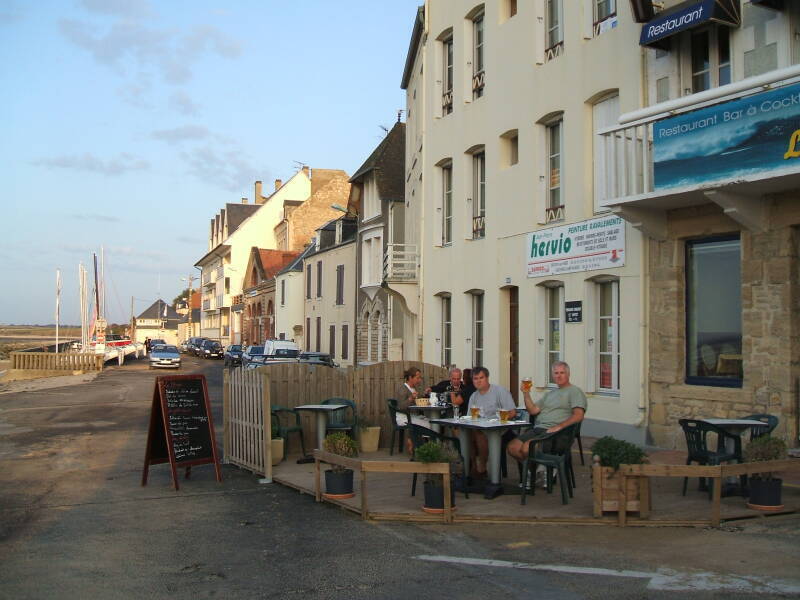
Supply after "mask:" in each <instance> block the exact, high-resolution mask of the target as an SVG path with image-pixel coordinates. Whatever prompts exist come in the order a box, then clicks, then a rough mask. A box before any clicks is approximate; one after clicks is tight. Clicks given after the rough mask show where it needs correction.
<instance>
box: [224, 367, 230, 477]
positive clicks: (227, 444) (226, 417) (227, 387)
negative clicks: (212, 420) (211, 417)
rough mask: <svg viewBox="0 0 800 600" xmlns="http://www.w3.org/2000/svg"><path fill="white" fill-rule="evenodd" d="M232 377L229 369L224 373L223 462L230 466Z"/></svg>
mask: <svg viewBox="0 0 800 600" xmlns="http://www.w3.org/2000/svg"><path fill="white" fill-rule="evenodd" d="M230 418H231V375H230V371H228V369H223V371H222V450H223V453H222V462H223V463H224V464H228V453H229V449H230V443H231V427H230Z"/></svg>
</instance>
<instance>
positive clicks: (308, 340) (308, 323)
mask: <svg viewBox="0 0 800 600" xmlns="http://www.w3.org/2000/svg"><path fill="white" fill-rule="evenodd" d="M306 350H307V351H311V317H306Z"/></svg>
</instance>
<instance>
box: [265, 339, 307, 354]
mask: <svg viewBox="0 0 800 600" xmlns="http://www.w3.org/2000/svg"><path fill="white" fill-rule="evenodd" d="M264 354H266V355H267V356H275V357H281V358H297V357H298V356H299V355H300V347H299V346H298V345H297V342H294V341H291V340H267V341H266V342H264Z"/></svg>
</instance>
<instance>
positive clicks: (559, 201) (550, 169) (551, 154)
mask: <svg viewBox="0 0 800 600" xmlns="http://www.w3.org/2000/svg"><path fill="white" fill-rule="evenodd" d="M562 125H563V121H562V120H561V119H559V120H558V121H555V122H553V123H551V124H550V125H548V126H547V208H559V207H562V206H563V205H564V201H563V195H562V189H561V146H562V140H563V137H562V131H561V130H562V129H563V127H562ZM562 218H563V215H562ZM550 220H551V219H548V221H550Z"/></svg>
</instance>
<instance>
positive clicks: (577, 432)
mask: <svg viewBox="0 0 800 600" xmlns="http://www.w3.org/2000/svg"><path fill="white" fill-rule="evenodd" d="M581 425H583V421H578V428H577V429H576V430H575V440H576V441H577V442H578V456H580V457H581V466H582V467H583V466H585V465H586V462H585V461H584V459H583V442H582V441H581ZM570 460H572V458H571V457H570ZM572 487H575V483H574V482H573V484H572Z"/></svg>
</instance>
